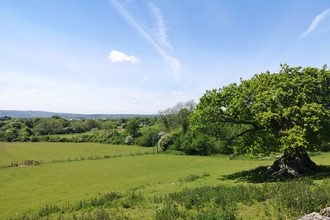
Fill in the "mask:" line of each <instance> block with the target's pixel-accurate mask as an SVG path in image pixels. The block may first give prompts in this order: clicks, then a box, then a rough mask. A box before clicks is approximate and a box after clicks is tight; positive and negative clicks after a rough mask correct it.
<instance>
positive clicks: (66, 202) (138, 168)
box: [0, 142, 330, 219]
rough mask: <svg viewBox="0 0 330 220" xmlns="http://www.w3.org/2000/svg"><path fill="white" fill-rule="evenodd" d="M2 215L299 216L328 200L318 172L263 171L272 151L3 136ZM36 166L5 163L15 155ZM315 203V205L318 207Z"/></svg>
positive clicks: (322, 159)
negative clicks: (168, 148) (222, 152)
mask: <svg viewBox="0 0 330 220" xmlns="http://www.w3.org/2000/svg"><path fill="white" fill-rule="evenodd" d="M0 151H1V154H0V166H2V168H0V198H2V199H1V200H0V219H240V218H242V219H243V218H244V219H286V218H287V219H295V218H297V217H299V216H302V215H303V214H304V213H308V212H311V211H318V210H317V209H320V208H322V207H324V206H326V205H330V199H329V198H330V182H329V181H328V177H329V170H330V169H329V161H330V160H329V159H330V154H327V153H319V154H311V158H312V159H313V160H314V161H315V162H316V163H317V164H319V165H322V166H321V168H322V170H321V172H320V173H317V174H315V175H311V176H309V177H304V178H298V180H297V179H290V178H283V179H279V178H272V177H260V175H258V174H257V172H258V169H260V167H262V166H268V165H271V164H272V162H273V161H274V159H275V157H271V158H263V159H250V158H248V157H241V156H240V157H236V158H234V159H233V160H229V157H228V156H207V157H203V156H187V155H175V152H172V154H171V153H167V154H165V153H161V154H153V153H152V148H142V147H137V146H127V145H106V144H97V143H44V142H38V143H29V142H27V143H5V142H0ZM24 160H37V161H42V162H41V163H40V164H39V165H32V166H18V167H6V165H9V164H10V163H11V162H12V161H17V162H18V163H20V161H24ZM315 209H316V210H315Z"/></svg>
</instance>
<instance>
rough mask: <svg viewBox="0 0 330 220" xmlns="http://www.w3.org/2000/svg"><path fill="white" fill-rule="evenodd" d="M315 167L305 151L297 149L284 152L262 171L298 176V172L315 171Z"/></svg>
mask: <svg viewBox="0 0 330 220" xmlns="http://www.w3.org/2000/svg"><path fill="white" fill-rule="evenodd" d="M316 168H317V166H316V164H315V163H314V162H313V161H312V160H311V159H310V157H309V156H308V154H307V152H305V151H301V150H300V149H297V150H296V152H295V153H288V152H286V153H284V155H283V156H282V157H281V158H279V159H278V160H276V161H275V162H274V163H273V165H272V166H270V167H268V168H267V169H266V170H265V171H263V172H262V173H264V174H271V175H279V176H282V175H285V174H289V175H292V176H298V174H306V173H313V172H314V171H316Z"/></svg>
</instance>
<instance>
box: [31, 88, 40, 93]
mask: <svg viewBox="0 0 330 220" xmlns="http://www.w3.org/2000/svg"><path fill="white" fill-rule="evenodd" d="M31 92H32V93H40V90H39V89H32V90H31Z"/></svg>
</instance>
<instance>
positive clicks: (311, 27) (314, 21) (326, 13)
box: [300, 8, 330, 37]
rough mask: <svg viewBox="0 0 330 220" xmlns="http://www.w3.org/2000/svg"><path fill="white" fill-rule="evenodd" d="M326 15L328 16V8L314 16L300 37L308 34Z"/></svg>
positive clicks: (329, 14)
mask: <svg viewBox="0 0 330 220" xmlns="http://www.w3.org/2000/svg"><path fill="white" fill-rule="evenodd" d="M328 16H330V8H329V9H327V10H325V11H324V12H322V13H321V14H319V15H317V16H316V17H315V18H314V20H313V21H312V23H311V25H310V26H309V28H308V29H307V31H305V32H304V33H303V34H302V35H301V36H300V37H304V36H306V35H307V34H309V33H310V32H312V31H313V30H314V29H315V28H316V27H317V25H318V24H319V23H320V22H321V21H322V20H324V19H325V18H326V17H328Z"/></svg>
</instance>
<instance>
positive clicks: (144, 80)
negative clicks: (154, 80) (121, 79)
mask: <svg viewBox="0 0 330 220" xmlns="http://www.w3.org/2000/svg"><path fill="white" fill-rule="evenodd" d="M151 77H152V76H148V77H146V78H145V79H143V80H142V81H141V82H140V84H139V86H141V85H142V84H143V83H145V82H146V81H147V80H148V79H150V78H151Z"/></svg>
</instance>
